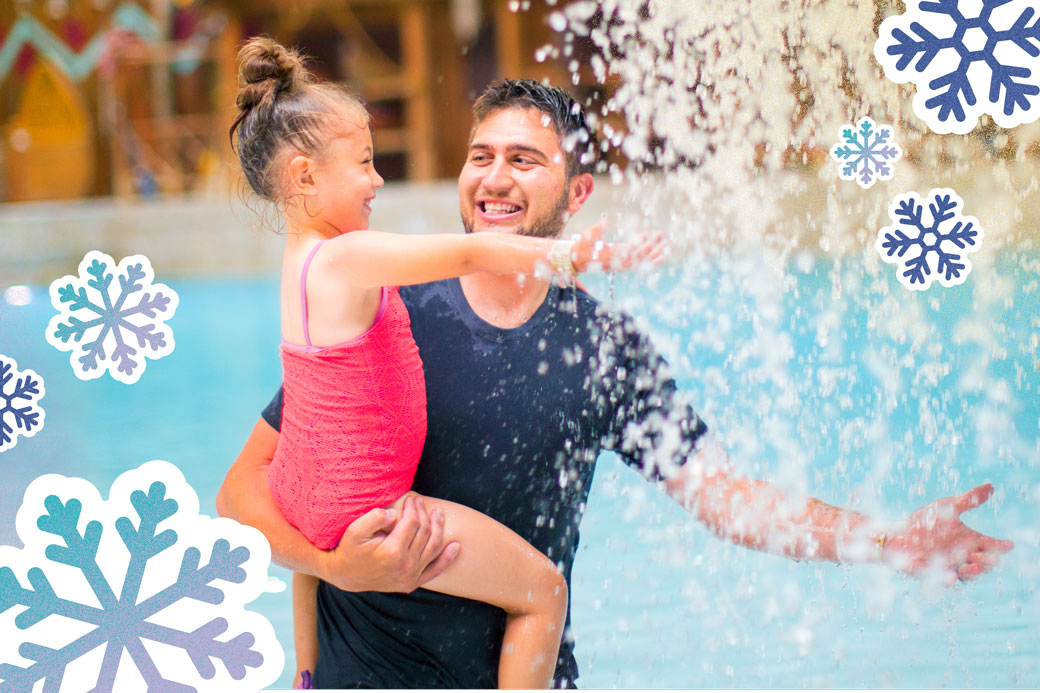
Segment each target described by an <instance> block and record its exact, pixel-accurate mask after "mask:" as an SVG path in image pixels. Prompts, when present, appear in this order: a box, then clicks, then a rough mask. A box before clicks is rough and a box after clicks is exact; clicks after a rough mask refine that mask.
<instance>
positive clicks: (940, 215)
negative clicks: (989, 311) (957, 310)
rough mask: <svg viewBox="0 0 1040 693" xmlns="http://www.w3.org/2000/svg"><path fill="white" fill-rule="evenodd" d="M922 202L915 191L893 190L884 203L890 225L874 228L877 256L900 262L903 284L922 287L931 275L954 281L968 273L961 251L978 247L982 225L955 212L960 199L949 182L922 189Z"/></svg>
mask: <svg viewBox="0 0 1040 693" xmlns="http://www.w3.org/2000/svg"><path fill="white" fill-rule="evenodd" d="M927 200H928V213H929V218H930V220H929V221H928V222H925V220H924V217H925V214H924V204H925V200H924V199H922V198H921V197H920V196H919V195H918V194H917V193H916V192H908V193H904V194H902V195H898V196H897V197H896V198H895V200H893V201H892V204H891V205H890V206H889V208H888V215H889V217H891V218H892V222H893V224H892V226H886V227H885V228H883V229H881V231H879V232H878V237H877V242H876V243H875V247H876V248H877V250H878V252H879V253H881V259H883V260H884V261H885V262H890V263H893V264H896V265H899V266H900V269H901V271H900V272H899V273H898V277H899V281H900V282H901V283H902V284H903V286H905V287H906V288H908V289H914V290H925V289H927V288H928V287H930V286H931V285H932V280H933V279H937V280H938V281H939V283H940V284H942V285H943V286H955V285H957V284H961V283H963V282H964V280H965V279H967V278H968V273H969V272H971V261H970V260H968V258H967V253H970V252H974V251H976V250H978V249H979V243H981V241H982V236H983V231H982V227H981V226H979V222H978V219H976V218H975V217H966V216H961V215H960V214H959V213H958V210H960V209H961V208H962V207H963V205H964V201H963V200H961V198H960V197H959V196H958V195H957V193H955V192H954V191H953V190H951V189H949V188H936V189H934V190H931V191H930V192H929V193H928V198H927Z"/></svg>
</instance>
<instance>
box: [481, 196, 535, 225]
mask: <svg viewBox="0 0 1040 693" xmlns="http://www.w3.org/2000/svg"><path fill="white" fill-rule="evenodd" d="M523 211H524V208H523V206H522V205H519V204H517V203H515V202H510V201H508V200H493V199H480V200H477V212H478V213H479V215H480V217H481V218H483V219H484V220H486V221H509V220H512V219H514V218H516V217H517V216H519V215H520V214H521V213H523Z"/></svg>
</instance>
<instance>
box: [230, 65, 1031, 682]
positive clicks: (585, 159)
mask: <svg viewBox="0 0 1040 693" xmlns="http://www.w3.org/2000/svg"><path fill="white" fill-rule="evenodd" d="M474 116H475V126H474V129H473V132H472V136H471V140H470V146H469V156H468V158H467V161H466V163H465V165H464V166H463V169H462V172H461V174H460V176H459V204H460V209H461V213H462V221H463V224H464V226H465V229H466V232H467V233H519V234H528V235H537V236H548V237H556V236H558V235H560V233H561V232H562V230H563V226H564V224H565V223H566V220H567V218H569V216H570V215H572V214H574V213H575V212H577V211H578V210H579V209H580V208H581V207H582V205H583V204H584V203H585V201H586V200H587V199H588V197H589V195H590V194H591V193H592V190H593V179H592V176H591V175H590V172H591V170H592V165H593V159H594V152H595V151H596V143H595V138H594V136H593V135H592V133H591V131H590V129H589V128H588V126H587V123H586V121H585V115H584V112H583V110H582V109H581V108H580V106H579V105H578V104H576V103H575V102H574V101H573V100H572V99H571V98H570V97H569V96H567V95H566V94H565V93H564V92H562V91H560V90H559V89H555V88H551V87H547V86H544V85H541V84H538V83H536V82H531V81H526V80H521V81H507V82H501V83H497V84H494V85H492V86H491V87H489V88H488V89H487V90H486V91H485V92H484V94H483V95H482V96H481V97H480V99H479V100H478V101H477V103H476V105H475V107H474ZM565 143H566V145H565ZM401 296H402V298H403V299H404V301H405V304H406V305H407V307H408V310H409V313H410V316H411V320H412V330H413V332H414V335H415V340H416V343H417V344H418V346H419V351H420V354H421V356H422V359H423V363H424V367H425V371H426V390H427V407H428V433H427V439H426V445H425V448H424V450H423V456H422V459H421V461H420V463H419V469H418V473H417V476H416V479H415V484H414V489H415V490H416V491H418V492H419V493H421V494H425V495H429V496H434V497H439V498H444V499H447V500H451V501H455V502H458V503H463V504H465V505H468V506H470V507H473V508H475V509H477V510H479V511H481V512H483V513H486V514H487V515H490V516H491V517H493V518H495V519H496V520H498V521H499V522H502V523H503V524H505V525H507V526H508V527H510V528H511V529H513V530H514V531H516V532H518V533H519V534H520V535H521V536H523V537H524V538H525V539H527V540H528V541H529V542H531V544H532V545H533V546H535V547H536V548H537V549H539V550H540V551H542V552H544V553H545V554H546V555H547V556H549V557H550V558H551V559H552V560H554V561H556V562H557V564H558V565H559V567H560V570H561V571H562V573H563V575H564V576H565V577H566V578H567V579H568V582H569V579H570V572H571V565H572V563H573V560H574V554H575V550H576V548H577V545H578V524H579V522H580V520H581V515H582V512H583V509H584V505H585V500H586V498H587V495H588V491H589V485H590V483H591V481H592V476H593V469H594V465H595V462H596V458H597V456H598V455H599V452H600V450H601V449H603V448H608V449H614V450H616V451H617V452H618V454H619V455H621V457H622V458H623V459H624V460H625V461H626V462H627V463H628V464H630V465H633V466H635V467H637V468H638V469H640V470H641V471H642V472H643V473H644V474H645V475H646V476H647V477H648V478H650V479H653V480H657V481H658V482H660V483H661V484H662V486H663V487H664V489H665V490H666V492H667V493H668V494H669V495H670V496H671V497H673V498H674V499H676V500H677V501H678V502H680V503H681V504H682V505H683V506H684V507H686V508H688V509H689V510H690V512H692V513H694V514H695V515H696V516H697V517H698V518H699V519H700V520H701V521H703V522H704V523H705V524H706V525H707V526H708V527H709V528H710V529H712V530H713V531H714V532H715V533H716V534H718V535H719V536H720V537H723V538H726V539H728V540H730V541H734V542H737V543H740V544H743V545H745V546H749V547H752V548H756V549H760V550H769V551H772V552H775V553H781V554H784V555H787V556H790V557H793V558H818V559H825V560H831V561H848V562H866V561H879V560H885V561H887V562H890V563H892V564H893V565H894V566H895V567H897V568H898V569H901V570H903V571H904V572H907V573H911V574H915V573H918V572H920V571H922V570H924V569H926V568H929V567H931V568H935V569H937V570H940V571H942V572H943V574H944V575H945V576H946V577H947V579H948V580H949V581H951V582H952V581H954V580H956V579H958V578H959V579H970V578H973V577H975V576H977V575H979V574H980V573H982V572H984V571H986V570H988V569H989V568H990V567H992V566H993V565H995V564H996V563H997V562H998V561H999V557H1000V555H1001V554H1002V553H1003V552H1006V551H1008V550H1010V549H1011V544H1010V543H1009V542H1000V541H997V540H995V539H991V538H989V537H985V536H983V535H980V534H978V533H976V532H974V531H972V530H970V529H968V528H967V527H966V526H964V525H963V524H962V523H961V522H960V520H959V519H958V515H959V514H960V513H961V512H963V511H964V510H967V509H970V508H973V507H976V506H978V505H979V504H980V503H982V502H984V501H985V500H986V499H987V498H988V497H989V495H990V494H991V493H992V487H990V486H989V485H985V486H981V487H979V488H976V489H974V490H973V491H971V492H969V493H967V494H965V495H963V496H960V497H957V498H952V499H944V500H942V501H938V502H936V503H933V504H931V505H929V506H926V507H925V508H924V509H922V510H921V511H919V512H918V513H915V514H914V515H912V516H911V517H910V518H909V519H908V520H907V522H906V523H904V524H902V525H901V526H899V527H893V528H888V529H887V531H886V530H885V529H884V528H882V527H878V526H875V525H874V524H873V523H872V522H871V520H870V519H869V518H867V517H865V516H863V515H860V514H858V513H854V512H851V511H847V510H842V509H839V508H835V507H833V506H829V505H827V504H825V503H822V502H820V501H817V500H815V499H808V500H806V499H792V498H788V497H786V496H785V495H784V494H783V493H782V492H780V491H779V490H777V489H775V488H773V487H771V486H769V485H767V484H764V483H761V482H757V481H752V480H749V479H745V478H740V477H737V476H735V475H733V474H732V473H731V472H729V470H728V467H727V464H726V456H725V453H724V452H723V451H721V449H720V448H719V446H718V445H717V444H715V443H713V442H712V441H710V439H709V436H708V435H707V432H706V427H705V425H704V424H703V423H702V422H701V421H700V420H699V419H698V418H697V416H696V414H694V412H693V411H692V410H691V409H690V407H689V406H688V405H687V404H685V403H684V402H683V400H682V397H681V396H680V394H679V393H678V392H677V390H676V387H675V384H674V382H673V381H672V380H671V378H669V377H668V376H667V375H665V374H664V370H665V366H664V364H663V362H662V361H661V359H660V358H659V357H658V356H657V355H656V354H655V353H654V352H653V350H652V348H651V347H650V345H649V342H648V340H647V339H646V337H645V336H643V335H642V334H640V333H639V332H638V331H637V330H635V329H634V327H633V326H632V325H631V322H630V321H628V320H627V319H625V318H623V317H621V316H616V315H610V314H608V313H607V312H605V311H604V310H602V309H601V308H600V307H599V306H598V305H597V303H596V301H595V300H594V299H593V298H591V297H590V296H589V295H588V294H586V293H585V292H583V291H580V290H577V289H573V288H561V287H559V286H555V285H553V284H551V283H550V282H549V281H546V280H540V279H536V278H533V277H522V278H521V277H515V276H498V275H488V274H474V275H469V276H466V277H462V278H461V279H458V280H448V281H443V282H436V283H433V284H429V285H421V286H415V287H404V288H402V290H401ZM280 420H281V396H280V393H279V395H277V396H276V397H275V399H274V400H273V401H272V402H271V404H270V405H268V407H267V409H265V410H264V413H263V417H262V419H261V420H260V421H259V422H258V423H257V425H256V427H255V428H254V430H253V433H252V435H251V436H250V438H249V440H248V442H247V443H246V445H245V448H244V449H243V451H242V454H241V455H240V456H239V458H238V459H237V460H236V461H235V463H234V465H233V466H232V468H231V470H230V471H229V473H228V477H227V480H226V481H225V483H224V487H223V488H222V489H221V492H220V495H219V497H218V509H219V511H220V513H221V514H222V515H226V516H230V517H232V518H235V519H237V520H238V521H240V522H243V523H246V524H249V525H252V526H255V527H257V528H258V529H260V530H261V531H262V532H263V533H264V534H265V535H266V536H267V537H268V539H269V540H270V542H271V545H272V550H273V554H274V556H275V560H277V561H278V562H279V563H281V564H283V565H285V566H287V567H289V568H291V569H293V570H297V571H302V572H306V573H310V574H313V575H316V576H318V577H319V578H321V579H322V580H323V582H322V584H321V586H320V588H319V590H318V597H317V612H318V640H319V649H320V654H319V660H318V666H317V670H316V672H315V677H314V681H315V684H316V685H318V686H322V687H353V686H364V687H379V688H406V687H420V688H440V687H458V688H481V687H493V686H494V685H495V682H496V671H495V669H496V665H497V662H498V658H499V648H500V646H501V639H502V630H503V626H504V623H505V615H504V613H503V612H501V611H499V610H497V609H495V608H493V607H490V606H488V605H486V604H481V603H476V602H470V601H466V600H461V599H457V598H454V597H449V596H446V595H441V594H437V593H433V592H428V591H425V590H419V591H413V590H415V588H416V587H418V586H419V585H421V584H422V583H423V582H425V581H426V580H428V579H430V578H431V577H433V576H434V575H437V574H439V573H440V572H441V571H443V570H444V569H446V568H447V567H448V566H449V565H450V562H451V560H452V559H453V558H454V556H455V555H457V553H458V551H460V550H462V551H465V546H462V547H459V546H458V545H451V546H448V547H446V548H445V547H442V544H443V534H442V532H443V526H442V522H443V520H442V519H441V518H439V517H431V516H429V515H428V514H427V513H426V511H425V509H424V508H423V507H422V506H421V502H419V503H416V502H412V501H409V502H408V503H406V504H405V506H404V508H403V510H402V512H401V517H400V518H398V517H395V516H394V515H393V513H391V512H388V511H384V510H381V509H377V510H373V511H372V512H370V513H368V514H367V515H365V516H363V517H362V518H360V519H359V520H357V521H356V522H355V523H354V524H353V525H351V526H350V528H348V530H347V532H346V533H345V534H344V537H343V539H342V541H341V543H340V545H339V546H338V547H337V548H336V549H334V550H332V551H328V552H325V551H319V550H318V549H315V548H314V547H313V546H312V545H310V544H309V543H308V542H307V541H306V540H305V539H304V538H303V537H302V535H300V534H299V533H298V532H297V531H296V530H295V529H293V528H292V527H291V526H290V525H288V524H287V523H286V522H285V520H284V519H283V518H282V517H281V515H280V514H279V512H278V510H277V508H276V507H275V506H274V504H273V502H272V501H271V498H270V495H269V493H268V491H267V484H266V469H267V464H268V463H269V461H270V459H271V457H272V456H273V454H274V451H275V447H276V445H277V440H278V434H277V428H278V426H279V425H280ZM442 549H443V550H442ZM556 674H557V676H556V683H557V685H559V686H571V685H573V683H574V681H575V679H576V678H577V675H578V672H577V666H576V664H575V661H574V656H573V643H572V642H571V641H570V639H569V638H565V639H564V643H563V645H562V647H561V650H560V659H559V662H558V666H557V672H556Z"/></svg>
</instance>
